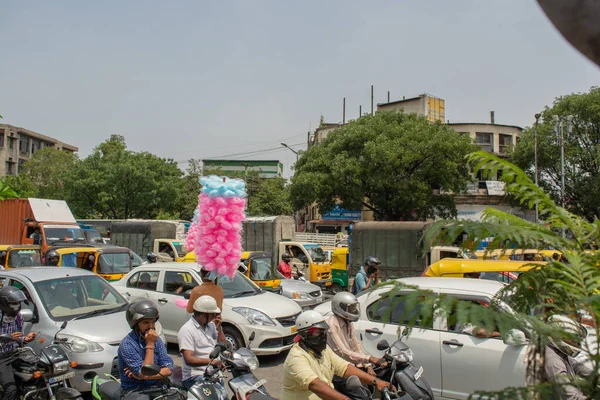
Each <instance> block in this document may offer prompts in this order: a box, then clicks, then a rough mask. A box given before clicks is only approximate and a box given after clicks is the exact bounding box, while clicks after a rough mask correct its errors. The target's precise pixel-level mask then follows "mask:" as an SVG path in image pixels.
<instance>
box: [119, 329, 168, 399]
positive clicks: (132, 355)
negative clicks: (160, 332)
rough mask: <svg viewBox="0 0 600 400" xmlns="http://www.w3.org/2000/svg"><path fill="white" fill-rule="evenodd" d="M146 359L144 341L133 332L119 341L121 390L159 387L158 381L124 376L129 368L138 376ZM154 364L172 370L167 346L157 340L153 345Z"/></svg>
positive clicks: (159, 382)
mask: <svg viewBox="0 0 600 400" xmlns="http://www.w3.org/2000/svg"><path fill="white" fill-rule="evenodd" d="M144 358H146V340H144V338H143V337H142V336H140V335H139V334H138V333H137V332H136V331H135V330H132V331H131V332H130V333H129V335H127V336H125V338H124V339H123V340H122V341H121V344H120V345H119V375H120V376H121V390H123V391H129V390H135V389H148V388H150V387H161V386H162V385H163V382H162V381H160V380H150V381H149V380H139V379H135V378H129V377H127V375H125V368H129V370H130V371H131V372H133V374H134V375H137V376H139V375H140V372H141V371H142V367H143V365H144ZM154 363H155V364H156V365H158V366H159V367H161V368H169V369H170V370H173V360H172V359H171V357H169V355H168V354H167V346H165V344H164V343H163V341H162V340H161V339H160V338H158V340H157V341H156V343H155V344H154Z"/></svg>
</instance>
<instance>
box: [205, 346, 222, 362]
mask: <svg viewBox="0 0 600 400" xmlns="http://www.w3.org/2000/svg"><path fill="white" fill-rule="evenodd" d="M219 354H221V346H219V345H217V346H215V348H214V349H213V350H212V351H211V352H210V354H209V355H208V358H210V359H211V360H214V359H215V358H217V357H219Z"/></svg>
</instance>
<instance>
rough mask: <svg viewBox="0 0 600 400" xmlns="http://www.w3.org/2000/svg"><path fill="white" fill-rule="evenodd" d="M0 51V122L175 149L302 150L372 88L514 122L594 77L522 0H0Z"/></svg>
mask: <svg viewBox="0 0 600 400" xmlns="http://www.w3.org/2000/svg"><path fill="white" fill-rule="evenodd" d="M0 49H2V51H1V52H0V55H1V61H0V115H3V116H4V119H3V120H0V122H2V123H8V124H12V125H17V126H21V127H24V128H28V129H32V130H34V131H37V132H40V133H44V134H47V135H50V136H52V137H56V138H58V139H59V140H62V141H64V142H67V143H70V144H73V145H76V146H78V147H79V149H80V155H81V156H86V155H87V154H89V153H90V151H91V150H92V148H93V147H94V146H95V145H97V144H98V143H100V142H101V141H103V140H105V139H107V138H108V137H109V136H110V135H111V134H113V133H119V134H122V135H124V136H125V137H126V139H127V144H128V146H129V148H130V149H132V150H136V151H140V150H147V151H150V152H153V153H155V154H158V155H160V156H163V157H171V158H174V159H176V160H178V161H180V160H187V159H189V158H211V157H219V156H225V155H232V154H237V153H245V152H246V153H247V152H250V151H254V150H264V149H272V148H275V147H278V146H280V145H279V143H280V142H282V141H285V142H286V143H288V144H290V145H296V146H294V147H295V148H296V149H302V148H305V146H306V133H307V132H308V130H309V128H312V129H314V128H315V126H316V125H317V124H318V121H319V117H320V115H324V117H325V120H326V121H328V122H340V121H341V120H342V98H343V97H346V107H347V112H346V115H347V118H355V117H357V116H358V108H359V105H361V104H362V106H363V111H366V110H368V109H369V108H370V94H369V91H370V85H374V86H375V102H376V103H377V102H384V101H385V100H386V98H387V91H388V90H390V91H391V98H392V100H397V99H399V98H402V96H407V97H410V96H415V95H418V94H420V93H424V92H427V93H430V94H432V95H434V96H437V97H441V98H443V99H445V100H446V119H449V120H450V121H451V122H488V121H489V111H490V110H495V111H496V122H497V123H505V124H514V125H521V126H525V125H530V124H531V122H532V120H533V114H534V113H535V112H536V111H538V110H540V109H541V108H542V107H543V106H544V105H546V104H550V103H551V102H552V101H553V99H554V97H556V96H558V95H561V94H565V93H570V92H580V91H587V90H588V89H589V87H590V86H593V85H598V84H599V83H600V70H599V69H598V68H597V67H596V66H595V65H593V64H592V63H591V62H589V61H588V60H587V59H585V58H584V57H583V56H582V55H580V54H579V53H578V52H577V51H576V50H574V49H573V48H571V47H570V45H568V44H567V43H566V41H565V40H564V39H563V38H562V37H561V36H560V35H559V34H558V32H557V31H556V30H555V29H554V27H553V26H552V25H551V24H550V22H549V21H548V20H547V19H546V17H545V16H544V14H543V13H542V11H541V10H540V8H539V7H538V6H537V3H536V2H535V1H533V0H501V1H498V0H497V1H494V2H492V1H482V0H471V1H468V0H453V1H442V0H435V1H434V0H393V1H373V2H365V1H353V0H350V1H342V0H340V1H327V0H325V1H311V0H303V1H289V0H277V1H276V0H273V1H258V0H256V1H254V0H240V1H228V0H224V1H210V2H209V1H201V0H194V1H168V2H167V1H146V0H144V1H141V0H140V1H134V0H128V1H58V0H55V1H37V2H36V1H12V2H11V1H4V2H2V3H1V4H0ZM248 158H253V159H257V158H262V159H279V160H281V161H282V162H283V163H284V164H285V165H286V169H287V168H289V165H290V164H291V163H292V162H293V161H295V156H294V154H293V153H291V152H290V151H289V150H286V149H283V148H282V149H277V150H276V151H270V152H265V153H261V154H256V155H254V156H251V157H248ZM181 165H182V166H185V164H181Z"/></svg>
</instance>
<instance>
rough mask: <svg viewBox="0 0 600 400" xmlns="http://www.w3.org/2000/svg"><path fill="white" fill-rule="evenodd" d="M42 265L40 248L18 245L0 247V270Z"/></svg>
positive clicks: (2, 245)
mask: <svg viewBox="0 0 600 400" xmlns="http://www.w3.org/2000/svg"><path fill="white" fill-rule="evenodd" d="M35 265H42V250H41V248H40V246H34V245H26V244H17V245H6V244H1V245H0V269H2V268H21V267H32V266H35Z"/></svg>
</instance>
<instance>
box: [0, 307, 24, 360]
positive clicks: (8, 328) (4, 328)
mask: <svg viewBox="0 0 600 400" xmlns="http://www.w3.org/2000/svg"><path fill="white" fill-rule="evenodd" d="M6 318H8V317H5V316H4V314H1V316H0V335H7V334H11V333H15V332H22V331H23V317H21V313H19V314H17V316H16V317H15V319H13V320H12V321H10V322H5V319H6ZM18 346H19V344H18V342H10V343H5V344H0V354H2V353H5V352H7V351H11V350H13V349H14V348H16V347H18Z"/></svg>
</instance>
